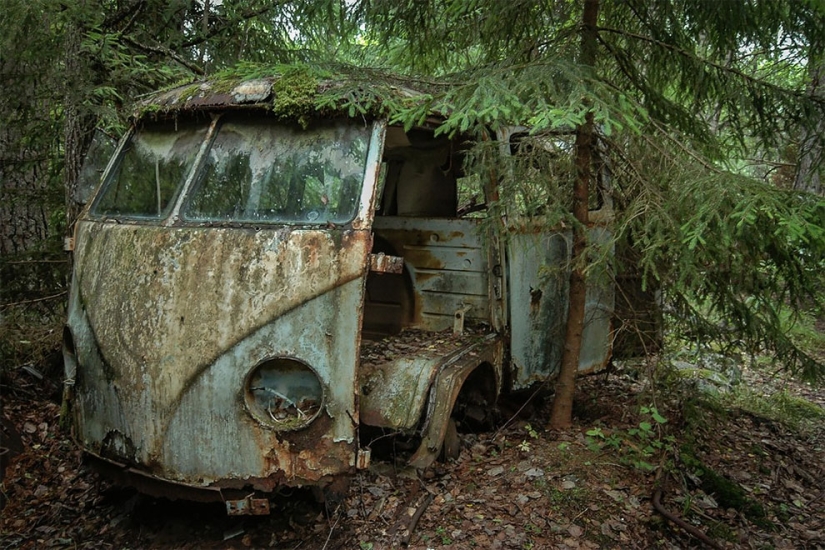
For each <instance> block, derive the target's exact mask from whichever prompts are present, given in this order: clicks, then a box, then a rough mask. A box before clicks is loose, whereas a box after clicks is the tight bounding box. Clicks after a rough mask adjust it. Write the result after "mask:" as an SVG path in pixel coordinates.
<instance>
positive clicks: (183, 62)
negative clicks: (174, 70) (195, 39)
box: [122, 36, 205, 76]
mask: <svg viewBox="0 0 825 550" xmlns="http://www.w3.org/2000/svg"><path fill="white" fill-rule="evenodd" d="M122 39H123V41H124V42H126V43H127V44H131V45H132V46H134V47H135V48H138V49H140V50H143V51H145V52H149V53H156V54H160V55H165V56H167V57H170V58H172V59H174V60H175V61H177V62H178V63H180V64H181V65H183V66H184V67H186V68H187V69H189V70H190V71H192V72H193V73H195V74H198V75H201V76H203V75H204V74H205V72H204V70H203V69H202V68H200V67H199V66H197V65H195V64H194V63H192V62H190V61H187V60H186V59H184V58H182V57H181V56H179V55H178V54H176V53H175V52H173V51H172V50H170V49H169V48H164V47H162V46H147V45H146V44H141V43H140V42H138V41H137V40H134V39H132V38H129V37H128V36H123V37H122Z"/></svg>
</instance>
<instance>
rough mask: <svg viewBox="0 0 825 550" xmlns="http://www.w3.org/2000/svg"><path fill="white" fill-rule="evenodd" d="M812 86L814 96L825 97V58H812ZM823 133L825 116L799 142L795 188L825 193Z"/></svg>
mask: <svg viewBox="0 0 825 550" xmlns="http://www.w3.org/2000/svg"><path fill="white" fill-rule="evenodd" d="M811 66H812V68H811V87H810V94H811V95H812V96H813V97H817V98H821V99H825V58H822V59H820V60H819V61H818V62H816V61H814V60H811ZM823 135H825V117H823V116H820V117H819V119H818V120H817V121H816V130H815V131H814V130H806V131H805V132H804V133H803V136H802V142H801V143H800V144H799V160H798V162H797V165H796V177H795V178H794V185H793V187H794V189H797V190H799V191H807V192H809V193H815V194H817V195H823V194H825V187H823V185H822V173H823V168H825V166H823V163H825V157H823V152H825V151H823V137H822V136H823Z"/></svg>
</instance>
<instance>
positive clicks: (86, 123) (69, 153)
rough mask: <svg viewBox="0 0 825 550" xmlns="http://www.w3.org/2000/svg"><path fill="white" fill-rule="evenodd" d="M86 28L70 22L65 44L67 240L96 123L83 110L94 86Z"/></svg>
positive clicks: (77, 211) (78, 212) (64, 124)
mask: <svg viewBox="0 0 825 550" xmlns="http://www.w3.org/2000/svg"><path fill="white" fill-rule="evenodd" d="M82 37H83V28H82V26H81V25H80V24H79V23H78V22H76V21H75V22H70V23H69V24H68V25H67V28H66V37H65V42H64V67H65V71H66V74H65V76H66V79H65V80H66V88H65V93H64V96H63V113H64V115H63V188H64V189H65V193H66V199H65V200H66V236H68V237H71V236H73V234H74V224H75V221H77V216H78V215H79V214H80V209H81V208H82V207H83V205H82V204H80V203H79V202H78V189H77V184H78V176H79V175H80V169H81V167H82V165H83V157H84V156H85V155H86V151H87V150H88V148H89V144H90V143H91V141H92V137H94V130H95V123H96V119H95V117H94V116H93V115H90V114H89V113H88V111H87V110H86V109H84V108H83V100H84V93H83V87H84V86H88V85H89V83H90V82H92V78H91V76H92V75H91V74H90V71H89V70H88V63H87V60H86V59H84V57H83V55H84V54H83V52H82V51H81V48H80V46H81V42H82Z"/></svg>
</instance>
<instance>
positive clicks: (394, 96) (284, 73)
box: [133, 66, 441, 119]
mask: <svg viewBox="0 0 825 550" xmlns="http://www.w3.org/2000/svg"><path fill="white" fill-rule="evenodd" d="M378 74H380V77H378V78H377V77H376V76H375V74H366V73H364V72H362V73H361V74H360V75H356V74H355V73H354V72H353V73H340V74H335V75H332V74H330V73H327V72H323V71H320V70H317V69H312V68H309V67H305V66H298V67H294V66H288V67H286V68H280V69H278V70H277V72H276V71H273V73H272V74H269V75H263V74H261V71H256V72H254V73H253V74H251V75H250V74H249V73H247V74H246V75H243V74H239V72H237V71H235V72H226V73H223V74H221V75H218V76H216V77H213V78H210V79H205V80H199V81H195V82H190V83H187V84H183V85H178V86H175V87H173V88H169V89H166V90H161V91H159V92H155V93H152V94H150V95H149V96H146V97H144V98H143V99H141V100H139V101H138V102H137V104H136V106H135V111H134V114H133V118H135V119H140V118H147V117H163V116H167V115H175V114H178V113H181V112H188V111H209V110H217V109H220V110H224V109H266V110H269V111H272V112H273V113H274V114H276V115H277V116H279V117H282V118H298V119H300V118H301V117H318V116H320V117H338V116H350V117H356V116H357V117H369V118H381V117H391V116H392V114H393V113H395V112H398V110H400V109H409V108H410V107H412V106H414V105H415V104H419V105H423V104H424V103H426V102H427V101H429V100H431V99H432V96H431V95H429V94H427V93H425V92H423V91H419V90H413V89H411V88H409V87H408V86H407V85H406V82H404V81H403V80H402V79H401V78H399V77H393V76H390V75H386V74H384V73H378ZM430 114H433V115H436V116H437V115H438V113H430ZM439 118H441V117H439Z"/></svg>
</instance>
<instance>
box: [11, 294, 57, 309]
mask: <svg viewBox="0 0 825 550" xmlns="http://www.w3.org/2000/svg"><path fill="white" fill-rule="evenodd" d="M65 295H66V291H65V290H64V291H63V292H58V293H57V294H52V295H51V296H45V297H43V298H36V299H34V300H23V301H22V302H12V303H10V304H0V308H6V307H14V306H22V305H26V304H35V303H37V302H47V301H49V300H54V299H55V298H60V297H61V296H65Z"/></svg>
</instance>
